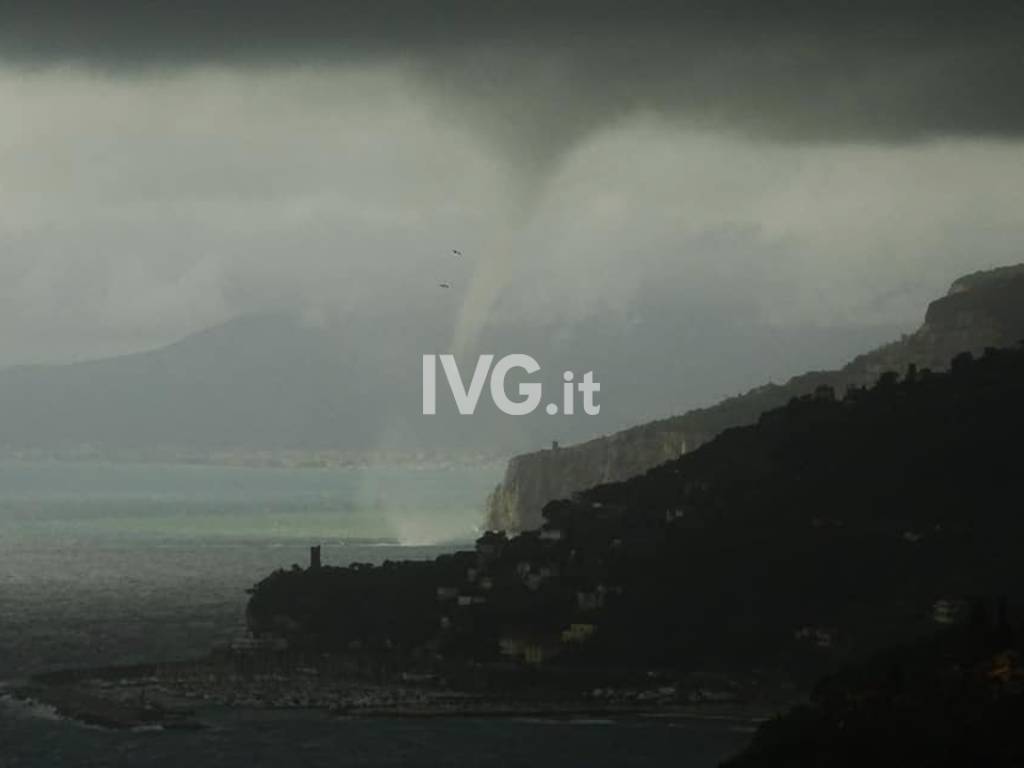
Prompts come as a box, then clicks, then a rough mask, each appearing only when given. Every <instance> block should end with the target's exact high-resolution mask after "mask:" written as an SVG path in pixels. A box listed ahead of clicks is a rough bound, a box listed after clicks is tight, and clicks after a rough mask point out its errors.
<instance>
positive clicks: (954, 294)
mask: <svg viewBox="0 0 1024 768" xmlns="http://www.w3.org/2000/svg"><path fill="white" fill-rule="evenodd" d="M1022 339H1024V264H1018V265H1013V266H1008V267H1001V268H998V269H992V270H985V271H980V272H975V273H973V274H970V275H966V276H964V277H961V278H958V279H957V280H955V281H954V282H953V284H952V286H951V287H950V289H949V292H948V293H947V294H946V295H945V296H943V297H941V298H939V299H936V300H935V301H933V302H931V304H929V306H928V309H927V312H926V314H925V320H924V324H923V325H922V326H921V327H920V328H919V329H918V330H917V331H916V332H915V333H913V334H911V335H909V336H905V337H904V338H902V339H900V340H899V341H896V342H892V343H890V344H887V345H884V346H882V347H879V348H878V349H875V350H873V351H871V352H868V353H866V354H863V355H860V356H858V357H856V358H854V359H853V360H852V361H851V362H850V363H848V364H847V365H845V366H843V367H842V368H840V369H838V370H832V371H812V372H810V373H806V374H803V375H800V376H796V377H794V378H792V379H790V380H789V381H787V382H786V383H785V384H781V385H779V384H767V385H764V386H761V387H758V388H756V389H753V390H751V391H750V392H747V393H746V394H744V395H740V396H737V397H731V398H728V399H726V400H723V401H722V402H721V403H719V404H717V405H715V406H711V407H709V408H702V409H697V410H693V411H688V412H687V413H684V414H682V415H680V416H675V417H672V418H668V419H662V420H659V421H654V422H649V423H647V424H642V425H639V426H636V427H632V428H630V429H626V430H623V431H620V432H616V433H614V434H611V435H608V436H605V437H600V438H597V439H594V440H590V441H587V442H584V443H580V444H577V445H573V446H566V447H559V448H556V449H551V450H543V451H535V452H532V453H526V454H521V455H519V456H515V457H513V458H512V459H511V460H510V461H509V463H508V466H507V468H506V471H505V477H504V480H503V481H502V483H501V484H500V485H499V486H498V487H497V488H496V489H495V491H494V492H493V493H492V494H491V497H490V498H489V499H488V502H487V508H488V513H487V526H488V528H490V529H493V530H508V531H521V530H528V529H531V528H536V527H538V526H540V524H541V523H542V521H543V520H542V517H541V511H542V509H543V508H544V505H545V504H547V503H548V502H549V501H552V500H555V499H564V498H569V497H571V496H572V495H573V494H575V493H577V492H579V491H582V490H585V489H587V488H591V487H593V486H596V485H600V484H602V483H608V482H615V481H619V480H625V479H627V478H630V477H633V476H636V475H639V474H642V473H643V472H645V471H647V470H649V469H651V468H652V467H655V466H658V465H659V464H662V463H664V462H666V461H668V460H670V459H673V458H676V457H677V456H679V455H680V454H682V453H686V452H689V451H692V450H694V449H695V448H697V447H699V446H701V445H703V444H704V443H706V442H708V441H709V440H711V439H712V438H713V437H715V436H716V435H717V434H719V433H720V432H722V431H723V430H725V429H728V428H729V427H735V426H742V425H746V424H752V423H754V422H755V421H756V420H757V418H758V417H759V416H760V415H761V414H762V413H764V412H765V411H767V410H770V409H772V408H777V407H779V406H782V405H785V404H786V403H787V402H788V401H789V400H790V399H792V398H793V397H797V396H801V395H806V394H809V393H812V392H813V391H814V390H815V389H816V388H818V387H820V386H823V385H825V386H829V387H832V388H833V389H835V390H836V391H837V392H839V393H842V392H845V391H846V390H848V389H849V388H851V387H858V386H865V385H870V384H872V383H874V382H875V381H876V380H877V379H878V377H879V375H881V374H882V373H884V372H885V371H898V372H902V371H905V370H906V369H907V367H908V366H910V365H915V366H917V367H918V368H922V369H923V368H929V369H931V370H935V371H940V370H945V369H947V368H948V367H949V363H950V360H951V359H952V358H953V357H954V356H955V355H957V354H958V353H960V352H965V351H969V352H975V353H977V352H980V351H982V350H984V349H985V348H986V347H1006V346H1010V345H1013V344H1016V343H1017V342H1018V341H1020V340H1022Z"/></svg>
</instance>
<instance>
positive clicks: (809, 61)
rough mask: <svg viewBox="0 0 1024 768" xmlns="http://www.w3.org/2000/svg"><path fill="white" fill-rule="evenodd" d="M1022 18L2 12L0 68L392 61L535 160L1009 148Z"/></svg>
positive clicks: (800, 12)
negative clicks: (856, 147) (843, 144)
mask: <svg viewBox="0 0 1024 768" xmlns="http://www.w3.org/2000/svg"><path fill="white" fill-rule="evenodd" d="M1022 39H1024V4H1022V3H1020V2H1016V1H1013V2H1011V1H1007V2H998V1H997V2H987V3H984V4H982V3H973V4H971V3H960V4H950V3H941V2H932V3H912V4H911V3H902V4H901V3H871V2H862V3H852V2H825V1H819V2H813V3H810V2H766V1H765V0H746V1H744V2H719V3H704V4H696V3H682V2H677V3H672V2H664V3H657V2H610V1H609V0H591V2H585V3H584V2H566V1H565V0H563V1H562V2H557V1H556V0H549V1H548V2H506V3H490V2H480V1H477V2H452V1H451V0H435V1H434V2H415V1H414V0H391V1H390V2H384V1H381V0H377V1H376V2H372V1H366V2H357V1H355V0H341V1H339V2H304V3H303V2H268V1H267V0H254V1H252V2H244V3H243V2H227V1H226V0H206V1H205V2H169V1H166V0H164V1H160V0H158V1H154V2H141V1H139V0H135V1H134V2H116V1H115V0H106V1H104V0H96V1H94V2H89V3H81V2H44V3H40V2H34V1H29V0H26V1H25V2H5V3H4V2H0V56H3V57H4V58H6V59H7V60H8V61H9V62H13V63H20V64H24V65H30V66H37V65H48V64H72V65H74V64H83V63H84V64H87V65H91V66H95V67H98V68H100V69H112V70H116V71H122V72H135V71H140V70H148V69H152V68H164V67H181V66H190V65H204V64H224V65H230V66H234V65H267V66H280V65H284V64H304V65H318V64H334V63H341V64H344V63H366V62H375V61H381V60H383V61H388V62H399V63H403V64H405V65H407V66H408V68H409V71H410V72H411V73H413V74H414V75H417V76H421V77H422V78H423V79H422V83H423V85H424V87H425V88H427V89H428V90H430V91H431V92H432V94H431V95H433V96H435V97H436V96H438V95H440V96H442V97H450V98H451V103H452V104H453V106H458V107H459V108H465V107H467V106H468V108H469V109H471V110H472V111H474V112H475V114H476V116H477V117H478V118H479V120H481V121H483V122H485V123H487V124H489V125H490V127H491V128H492V129H493V130H494V131H497V132H498V133H499V134H502V133H504V134H508V135H509V136H510V137H512V138H514V139H516V140H517V141H518V142H519V143H520V144H521V145H523V146H532V147H533V149H534V151H535V153H536V155H537V157H538V159H541V160H543V159H545V158H546V157H548V156H549V155H550V151H557V149H558V148H559V147H564V146H565V145H567V144H569V143H571V142H572V141H574V139H575V138H577V137H578V136H579V134H580V133H583V132H586V131H587V129H588V128H591V127H593V126H594V125H596V124H600V123H604V122H607V121H608V120H612V119H615V118H616V117H618V116H620V115H624V114H627V113H630V112H634V111H636V110H650V111H655V112H662V113H666V114H670V115H673V116H678V117H681V118H683V119H685V120H688V121H690V122H692V123H694V124H697V125H701V126H706V127H713V128H719V127H727V128H731V129H734V130H737V131H740V132H743V133H748V134H752V135H762V136H768V137H771V138H781V139H792V140H801V141H802V140H810V141H820V140H825V141H828V140H863V141H902V140H916V139H920V138H928V137H932V136H943V135H996V136H1016V135H1019V134H1021V133H1022V132H1024V100H1022V99H1020V98H1019V94H1020V92H1021V91H1022V89H1024V58H1022V53H1021V45H1020V41H1021V40H1022Z"/></svg>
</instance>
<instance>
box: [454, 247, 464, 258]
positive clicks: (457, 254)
mask: <svg viewBox="0 0 1024 768" xmlns="http://www.w3.org/2000/svg"><path fill="white" fill-rule="evenodd" d="M452 253H454V254H455V255H456V256H461V255H462V251H460V250H459V249H458V248H452Z"/></svg>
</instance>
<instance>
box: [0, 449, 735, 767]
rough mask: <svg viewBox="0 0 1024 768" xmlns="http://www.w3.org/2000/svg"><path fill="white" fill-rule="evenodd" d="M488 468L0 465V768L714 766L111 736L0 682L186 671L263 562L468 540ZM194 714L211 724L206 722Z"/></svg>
mask: <svg viewBox="0 0 1024 768" xmlns="http://www.w3.org/2000/svg"><path fill="white" fill-rule="evenodd" d="M500 472H501V468H500V467H498V466H485V467H471V468H466V467H460V468H444V469H440V468H430V469H411V468H395V467H392V468H368V469H345V470H319V469H296V470H290V469H249V468H237V469H236V468H224V467H203V466H170V465H167V466H165V465H152V464H145V465H142V464H140V465H111V464H99V463H97V464H90V463H57V462H54V463H40V464H28V463H16V462H0V768H9V767H13V766H32V767H33V768H35V767H36V766H149V765H153V766H181V765H191V766H196V767H198V766H206V765H210V766H240V767H241V766H278V765H280V766H290V765H306V766H319V765H325V766H326V765H332V766H333V765H348V766H360V767H361V766H406V765H409V766H435V765H452V766H475V765H480V766H520V765H521V766H532V767H535V768H543V767H544V766H614V765H624V766H626V765H628V766H644V765H672V766H682V767H683V768H689V767H690V766H693V767H694V768H699V767H701V766H713V765H716V764H717V763H718V761H719V760H721V759H722V758H724V757H725V756H727V755H729V754H731V753H733V752H734V751H736V749H738V748H739V747H740V746H741V745H742V744H743V743H744V742H745V741H746V739H747V738H749V734H747V733H745V732H743V731H739V730H736V729H734V728H732V727H731V726H729V725H727V724H719V723H683V724H679V723H675V724H670V723H657V722H628V723H610V722H607V721H575V722H573V721H570V722H552V721H544V720H495V719H480V720H473V719H450V720H427V721H418V720H401V719H393V720H387V719H382V720H344V719H338V718H331V717H326V716H323V715H319V714H315V713H296V712H282V713H259V714H254V713H239V714H233V713H220V714H217V715H212V718H213V722H214V723H215V727H213V728H210V729H208V730H205V731H196V732H183V731H160V730H146V731H134V732H133V731H128V732H125V731H111V730H104V729H99V728H94V727H87V726H83V725H80V724H78V723H74V722H70V721H67V720H63V719H61V718H58V717H56V716H55V715H54V714H53V713H52V712H51V711H48V710H47V709H45V708H44V707H38V706H31V705H26V704H24V703H21V702H17V701H14V700H13V699H11V698H10V697H9V696H6V695H5V694H4V693H3V689H2V686H3V685H4V682H2V681H7V682H10V681H14V680H17V679H19V678H22V677H25V676H27V675H30V674H32V673H34V672H40V671H45V670H53V669H60V668H67V667H78V666H94V665H105V664H120V663H131V662H138V661H153V660H162V659H166V660H170V659H180V658H188V657H190V656H195V655H201V654H203V653H205V652H206V651H207V650H208V649H209V648H210V646H211V645H213V644H214V643H216V642H219V641H223V640H227V639H230V638H231V637H233V636H235V635H237V634H238V633H239V632H240V631H241V630H242V629H243V626H244V621H243V617H244V608H245V600H246V594H245V590H246V589H247V588H248V587H250V586H252V585H253V584H254V583H255V582H257V581H258V580H259V579H261V578H262V577H263V576H265V575H267V574H268V573H270V572H271V571H273V570H274V569H275V568H287V567H289V566H291V565H292V564H293V563H299V564H305V563H306V561H307V559H308V551H309V549H308V548H309V546H310V545H311V544H322V545H323V556H324V562H325V563H326V564H338V565H341V564H346V563H350V562H354V561H359V562H373V563H379V562H383V561H384V560H387V559H392V560H397V559H412V558H431V557H434V556H436V555H438V554H440V553H442V552H445V551H450V550H452V549H456V548H458V547H459V546H460V545H462V546H464V545H466V544H468V543H469V542H470V541H472V539H473V538H474V537H475V536H476V535H477V530H476V528H477V526H478V525H479V523H480V521H481V519H482V505H483V500H484V498H485V497H486V494H487V492H488V491H489V490H490V489H491V488H492V487H493V486H494V484H495V483H496V482H497V481H498V479H499V477H500ZM204 719H207V718H204Z"/></svg>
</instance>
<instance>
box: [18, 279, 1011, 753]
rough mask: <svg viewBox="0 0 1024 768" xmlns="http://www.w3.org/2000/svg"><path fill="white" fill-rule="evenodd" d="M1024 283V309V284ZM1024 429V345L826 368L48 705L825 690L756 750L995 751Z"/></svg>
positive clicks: (373, 705)
mask: <svg viewBox="0 0 1024 768" xmlns="http://www.w3.org/2000/svg"><path fill="white" fill-rule="evenodd" d="M1004 278H1005V279H1004ZM1004 278H1000V282H999V284H1000V285H1002V286H1003V288H1002V289H1001V290H1003V291H1004V292H1009V293H1007V295H1010V294H1011V293H1013V292H1014V291H1016V292H1017V293H1015V294H1013V295H1016V297H1017V298H1016V299H1015V300H1013V301H1010V300H1009V299H1006V296H1003V294H1002V293H1000V294H999V295H1000V296H1003V299H1006V301H1007V303H1006V307H1005V308H1006V310H1007V311H1008V312H1012V311H1017V310H1019V307H1021V306H1024V301H1022V300H1021V298H1022V297H1024V281H1022V279H1021V277H1020V276H1019V274H1017V273H1014V274H1013V275H1010V276H1004ZM986 285H988V284H987V283H986ZM1006 286H1010V288H1006ZM953 295H954V296H955V294H953ZM1015 308H1016V309H1015ZM950 312H952V313H953V315H952V317H953V318H954V319H949V323H952V324H954V325H955V322H956V321H955V316H956V312H957V310H956V308H955V307H953V308H952V309H950ZM963 317H967V315H964V316H963ZM965 322H966V321H965ZM1022 431H1024V347H1022V346H1021V345H1020V344H1008V345H1006V346H1003V347H1002V348H996V347H990V348H988V349H986V350H984V351H983V352H981V353H980V354H971V353H969V352H964V353H961V354H958V355H955V356H954V357H953V358H952V359H951V361H950V363H949V365H948V370H944V371H938V370H930V369H928V368H924V367H919V366H917V365H914V364H911V365H908V366H907V368H906V369H904V370H899V371H889V372H884V373H882V375H881V376H880V377H879V378H878V379H877V381H875V382H874V383H873V384H872V385H871V386H849V387H847V388H846V389H845V390H844V391H843V392H837V391H836V389H835V388H834V387H833V386H831V385H829V384H828V383H827V382H823V383H820V384H819V385H818V386H816V387H815V388H814V389H813V390H812V391H811V392H809V393H807V394H803V395H801V396H798V397H794V398H792V399H790V400H789V401H788V402H787V403H786V404H784V405H782V406H781V407H775V408H772V409H769V410H766V411H765V412H764V413H762V414H761V415H760V416H759V417H758V418H757V419H756V420H755V421H754V422H753V423H751V424H748V425H745V426H739V427H734V428H730V429H726V430H724V431H723V432H721V433H720V434H718V435H717V436H716V437H714V438H713V439H710V440H708V441H707V442H706V443H705V444H703V445H702V446H701V447H700V448H698V449H696V450H694V451H692V452H689V453H686V454H684V455H682V456H680V457H678V458H675V459H673V460H671V461H668V462H666V463H663V464H661V465H660V466H657V467H655V468H653V469H650V470H649V471H647V472H645V473H643V474H641V475H638V476H635V477H632V478H630V479H628V480H625V481H621V482H615V483H609V484H605V485H600V486H597V487H594V488H591V489H589V490H585V491H582V492H580V493H578V494H576V495H574V496H573V497H572V498H569V499H564V500H558V501H553V502H551V503H549V504H547V506H546V507H545V508H544V512H543V520H544V522H543V524H542V525H541V527H540V528H538V529H536V530H530V531H525V532H522V533H519V534H518V535H513V536H510V535H508V534H505V533H502V532H490V533H487V534H486V535H484V536H482V537H481V538H480V539H479V540H478V541H477V542H476V546H475V548H474V549H473V550H468V551H464V552H458V553H455V554H449V555H444V556H442V557H439V558H437V559H435V560H433V561H430V562H387V563H385V564H383V565H381V566H369V565H361V564H353V565H350V566H348V567H332V566H329V565H324V564H321V562H320V560H319V558H318V557H316V558H314V559H313V560H312V561H311V563H310V564H309V567H305V568H300V567H298V566H296V567H293V568H292V569H291V570H281V571H277V572H275V573H273V574H270V575H269V576H267V577H266V578H265V579H263V580H262V581H260V582H259V583H258V584H256V585H255V587H254V588H253V589H252V594H251V598H250V601H249V605H248V609H247V622H248V629H249V636H248V637H247V638H245V639H243V640H239V641H238V642H236V643H234V644H233V645H232V646H231V647H227V648H222V649H218V650H217V651H215V652H214V653H213V654H211V656H210V657H209V658H208V659H203V660H199V661H194V662H188V663H179V664H166V665H148V666H145V667H138V668H133V669H119V670H118V669H115V670H91V671H84V672H76V673H63V674H57V675H49V676H44V677H40V678H37V679H36V680H34V681H32V682H31V683H30V684H28V685H27V687H26V688H24V689H23V690H22V694H23V695H26V696H31V697H33V698H39V699H42V700H44V701H49V702H51V703H53V704H55V705H56V706H58V708H60V709H62V710H63V711H65V712H68V713H71V714H75V715H76V716H79V717H83V718H85V719H90V718H89V716H90V714H91V715H93V717H92V718H91V719H93V720H94V721H105V722H106V724H118V723H120V724H124V725H136V724H139V723H140V722H144V721H157V722H163V723H166V724H178V725H184V726H190V725H194V724H196V723H198V722H201V720H202V710H203V709H204V708H205V707H209V706H233V707H298V708H319V709H326V710H329V711H332V712H336V713H338V714H346V715H353V714H354V715H366V716H372V715H380V714H389V715H394V714H402V715H408V716H435V715H466V714H473V715H476V716H480V715H487V714H492V715H502V716H505V715H509V714H542V715H547V716H577V715H584V714H586V715H608V716H621V717H629V716H679V717H694V716H706V717H732V718H737V719H741V720H746V721H752V720H757V719H761V718H763V717H764V716H766V715H769V714H772V713H776V712H780V711H783V710H784V709H786V708H788V707H789V706H791V705H793V704H795V703H797V702H799V701H802V700H804V699H805V697H806V696H807V695H808V694H810V693H811V692H813V697H812V698H811V699H810V700H809V701H810V704H807V705H805V706H804V708H803V709H797V710H796V711H795V712H794V714H792V715H790V716H789V717H788V718H786V719H784V720H781V721H772V722H771V723H770V724H769V725H766V726H765V728H764V730H762V732H761V734H760V735H759V736H758V737H757V739H755V742H754V745H753V747H752V749H751V751H750V752H749V753H747V754H746V755H745V756H743V757H742V758H740V762H739V763H738V764H743V765H746V764H750V765H759V764H764V765H769V764H772V765H775V764H786V765H790V764H821V763H820V762H815V760H816V759H817V756H820V754H819V753H816V752H814V751H813V749H814V745H811V744H805V745H803V746H800V747H798V746H797V742H798V741H799V738H798V737H797V736H795V735H794V734H797V733H801V732H803V731H802V730H801V729H804V728H805V727H806V728H807V729H809V730H808V733H811V732H813V733H816V734H823V735H821V738H820V740H819V741H818V742H815V744H817V745H818V748H820V749H824V747H823V746H822V745H823V744H826V743H837V744H838V743H842V738H845V737H842V738H840V737H836V738H837V739H838V741H833V736H834V735H835V733H836V729H839V730H842V729H844V728H847V727H850V728H853V729H854V730H850V731H849V734H850V736H849V738H851V739H854V740H857V739H860V740H861V741H864V742H866V740H869V739H870V738H874V737H873V736H870V734H869V731H870V728H873V727H874V725H872V724H878V723H884V724H886V727H889V728H893V729H898V728H899V727H902V726H901V725H900V724H904V725H906V727H907V728H913V729H916V730H914V731H913V732H914V733H918V734H925V733H927V732H928V731H927V728H925V725H928V724H930V725H928V727H935V728H939V725H940V724H941V723H943V722H946V721H945V720H942V719H941V717H946V716H947V715H948V717H950V718H953V719H954V720H955V723H957V724H959V725H957V726H956V727H960V726H962V728H961V730H960V731H957V732H958V733H962V734H963V738H964V739H965V740H968V741H970V740H972V739H986V738H989V736H990V734H989V731H988V730H986V729H985V728H981V727H980V726H979V727H975V725H977V723H978V722H980V721H985V722H1003V720H1000V719H998V718H1004V719H1005V718H1006V717H1009V714H1008V713H1011V712H1017V711H1018V710H1019V706H1020V690H1021V688H1020V680H1021V674H1022V673H1021V672H1020V668H1019V666H1018V656H1017V655H1016V653H1017V651H1016V648H1017V646H1016V643H1017V642H1018V641H1019V638H1016V639H1015V637H1014V633H1013V632H1012V630H1011V629H1010V628H1011V626H1012V624H1013V618H1014V617H1015V616H1018V615H1020V611H1021V608H1022V607H1024V606H1022V604H1024V559H1022V558H1021V557H1020V543H1021V542H1022V541H1024V517H1022V516H1021V514H1020V503H1019V477H1020V474H1019V472H1020V469H1019V459H1018V455H1019V454H1018V451H1017V445H1018V441H1019V439H1020V435H1021V434H1022ZM986 612H987V616H986ZM937 630H942V631H941V632H940V634H939V635H938V636H936V634H935V633H936V631H937ZM893 647H896V648H903V650H888V651H887V650H885V649H887V648H893ZM877 654H882V655H877ZM841 669H846V670H847V671H846V672H843V673H840V674H839V675H838V676H836V675H837V670H841ZM889 670H892V672H891V674H890V671H889ZM823 678H824V679H825V680H826V682H819V681H821V680H822V679H823ZM931 691H938V692H939V694H940V695H939V697H938V698H929V696H931V693H930V692H931ZM1007 697H1009V698H1007ZM1013 697H1016V698H1013ZM939 707H945V709H944V710H943V712H945V713H946V714H944V715H941V716H940V714H941V713H938V710H937V709H936V708H939ZM1014 707H1017V709H1014ZM950 713H952V714H950ZM990 716H991V717H992V718H996V719H995V720H989V718H990ZM933 718H939V719H933ZM950 722H953V721H950ZM844 723H846V724H853V725H849V726H848V725H844ZM972 724H974V725H972ZM869 726H870V727H869ZM950 727H951V728H952V727H953V726H952V725H951V726H950ZM986 727H987V726H986ZM883 730H884V729H883ZM908 732H909V731H908ZM828 734H832V735H828ZM922 738H923V736H922ZM903 748H905V749H906V750H911V751H912V750H913V749H914V747H913V740H912V738H911V737H910V736H908V737H907V741H906V743H905V744H904V745H903ZM787 750H788V751H787ZM801 750H802V751H801ZM850 754H863V755H868V754H869V752H863V753H856V752H851V753H850ZM904 754H906V753H904ZM1000 754H1002V753H1000ZM787 755H788V757H787ZM783 757H784V758H785V759H784V760H783ZM790 757H792V758H793V760H794V761H795V762H787V761H788V760H789V759H790ZM865 759H866V758H865ZM779 760H782V762H779ZM867 763H873V761H872V760H868V761H867V762H865V763H861V764H867ZM849 764H853V763H849ZM873 764H875V763H873ZM893 764H895V763H893Z"/></svg>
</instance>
